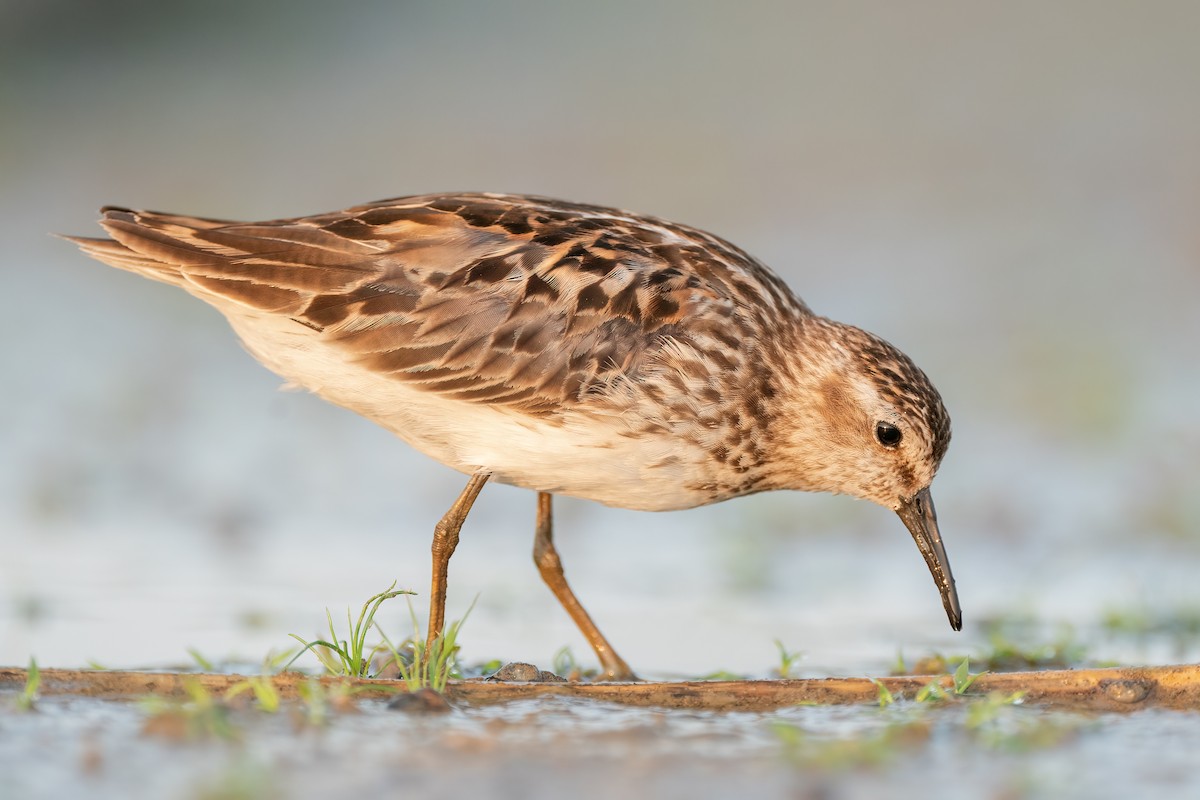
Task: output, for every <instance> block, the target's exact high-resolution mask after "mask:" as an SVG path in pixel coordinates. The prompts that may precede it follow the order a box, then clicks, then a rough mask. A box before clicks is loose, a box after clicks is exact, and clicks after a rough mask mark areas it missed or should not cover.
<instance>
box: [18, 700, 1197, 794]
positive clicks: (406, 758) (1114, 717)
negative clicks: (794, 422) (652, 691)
mask: <svg viewBox="0 0 1200 800" xmlns="http://www.w3.org/2000/svg"><path fill="white" fill-rule="evenodd" d="M16 694H17V690H16V689H15V688H7V689H5V690H4V691H3V692H0V703H2V704H3V711H2V712H0V740H2V741H3V742H4V747H2V748H0V790H3V791H2V793H0V794H2V796H3V797H6V798H8V797H12V798H26V797H31V798H32V797H36V798H42V797H45V798H51V797H65V796H86V797H97V798H140V797H147V798H150V797H154V798H243V797H290V796H304V797H320V796H330V795H334V796H346V795H347V794H350V795H352V796H380V795H382V796H393V795H398V794H400V793H403V794H404V795H405V796H409V795H410V794H416V795H418V796H422V797H431V798H437V797H512V798H518V797H521V798H526V797H528V798H558V797H564V796H565V797H576V798H591V797H597V798H599V797H644V796H655V797H681V798H682V797H699V798H722V797H742V796H747V794H748V793H749V794H752V795H753V796H755V797H772V798H773V797H779V798H784V797H786V798H796V797H801V798H805V797H813V798H819V797H851V798H856V797H863V798H871V797H879V796H884V795H886V796H898V795H900V794H904V795H909V794H911V795H912V796H922V797H931V798H943V797H944V798H960V797H963V796H971V797H989V798H991V797H995V798H1014V797H1037V798H1040V797H1046V798H1051V797H1053V798H1074V797H1079V798H1085V797H1086V798H1103V797H1114V798H1115V797H1129V796H1140V797H1147V796H1155V795H1163V796H1166V795H1171V794H1173V795H1176V796H1185V795H1187V794H1189V793H1190V792H1192V791H1195V790H1197V789H1198V788H1200V778H1198V777H1197V773H1196V771H1195V769H1194V746H1193V744H1192V743H1193V742H1194V741H1195V739H1194V737H1195V733H1196V731H1197V730H1198V729H1200V720H1198V719H1197V717H1196V715H1195V714H1194V713H1181V712H1179V711H1165V710H1155V709H1151V710H1144V711H1138V712H1135V713H1083V712H1068V711H1051V710H1046V709H1044V708H1039V707H1037V706H1034V705H1032V704H1028V703H1019V704H1010V703H1008V702H1005V701H1004V700H1003V699H1001V698H998V696H997V695H991V696H990V697H989V696H987V695H973V696H963V697H954V696H953V695H952V696H951V697H949V698H947V699H944V700H934V701H929V700H926V701H924V702H918V701H916V700H914V699H907V700H898V701H896V702H895V703H892V704H890V705H887V706H886V707H880V706H878V705H877V704H866V705H864V704H858V705H793V706H789V707H786V708H781V709H778V710H774V711H769V712H712V711H700V710H688V709H663V708H653V707H650V708H647V707H630V706H627V705H623V704H617V703H611V702H605V701H598V700H593V699H586V698H580V697H565V696H546V697H540V698H532V699H525V700H515V701H507V702H499V703H491V702H489V703H479V702H472V701H466V700H463V699H461V698H459V699H456V700H455V701H454V703H453V708H452V710H451V711H449V712H448V713H439V714H415V713H410V712H405V711H399V710H395V709H393V708H391V707H389V705H390V704H389V700H388V699H387V698H374V697H352V696H335V694H329V695H326V696H324V697H323V698H318V697H317V696H316V695H313V694H309V695H308V697H307V698H306V699H304V700H299V699H284V700H283V701H282V702H281V704H280V706H279V708H278V709H277V710H275V711H273V712H268V711H266V710H264V709H263V708H262V707H261V706H257V705H255V704H253V703H250V702H248V701H246V700H245V697H244V696H243V700H242V701H241V702H233V703H231V704H229V705H228V706H225V705H222V704H220V703H216V704H215V705H213V706H212V707H207V706H204V705H203V704H200V706H197V703H196V702H195V700H196V697H197V696H198V695H195V694H193V695H192V696H191V699H190V700H187V701H167V700H163V699H162V697H161V696H160V697H159V699H158V700H157V701H148V700H146V699H145V698H143V699H141V700H137V701H131V700H129V699H120V700H118V699H101V698H91V697H82V696H79V695H60V694H48V695H46V696H44V697H42V698H40V699H38V700H37V701H36V702H35V705H34V708H33V709H32V710H30V711H25V712H18V711H16V710H14V707H15V703H16V697H15V695H16ZM212 696H213V697H217V696H219V693H215V692H214V693H213V695H212Z"/></svg>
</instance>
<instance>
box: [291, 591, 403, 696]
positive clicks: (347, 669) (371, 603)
mask: <svg viewBox="0 0 1200 800" xmlns="http://www.w3.org/2000/svg"><path fill="white" fill-rule="evenodd" d="M402 594H413V592H411V591H408V590H407V589H399V590H397V589H396V582H395V581H392V585H391V586H389V587H388V588H387V589H386V590H385V591H382V592H380V593H379V594H376V595H373V596H372V597H370V598H369V599H368V600H367V602H365V603H363V606H362V610H361V611H360V612H359V615H358V621H357V622H354V621H352V620H351V618H350V609H348V608H347V609H346V625H347V627H348V628H349V632H350V638H349V639H342V640H340V641H339V639H338V635H337V630H336V628H335V627H334V625H333V615H331V614H330V613H329V609H328V608H327V609H325V619H326V621H327V622H328V623H329V639H314V640H313V641H311V642H310V641H308V640H307V639H304V638H301V637H300V636H297V635H296V634H294V633H292V634H288V635H289V636H291V637H292V638H293V639H295V640H296V641H298V642H300V644H302V645H303V648H302V649H301V650H300V652H298V653H296V655H295V656H294V657H293V658H292V660H291V661H289V662H288V663H287V665H286V666H285V667H284V669H285V670H286V669H287V668H288V667H290V666H291V665H292V664H293V663H294V662H295V661H296V659H297V658H299V657H300V656H302V655H304V654H305V653H306V652H308V651H310V650H311V651H312V652H313V655H315V656H316V657H317V660H318V661H320V662H321V665H322V666H323V667H325V669H326V671H328V672H329V674H331V675H341V676H344V677H350V678H365V677H369V675H368V673H369V672H370V670H371V665H372V663H373V660H374V658H375V656H377V655H378V654H379V653H381V652H384V651H386V650H388V649H392V651H393V652H395V649H394V648H391V647H390V643H389V644H387V645H385V644H377V645H375V646H374V647H372V648H370V649H368V648H367V633H368V632H369V631H370V630H371V628H372V626H375V627H378V626H376V625H375V613H376V612H377V611H378V610H379V606H380V605H382V604H383V602H384V601H385V600H390V599H392V598H393V597H399V596H400V595H402ZM410 610H411V607H410ZM414 619H415V617H414ZM385 641H386V637H385Z"/></svg>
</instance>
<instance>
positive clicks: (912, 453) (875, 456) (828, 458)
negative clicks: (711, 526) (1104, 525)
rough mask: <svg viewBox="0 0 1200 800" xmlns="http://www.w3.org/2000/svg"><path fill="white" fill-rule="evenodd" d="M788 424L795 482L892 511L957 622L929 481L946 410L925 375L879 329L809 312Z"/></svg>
mask: <svg viewBox="0 0 1200 800" xmlns="http://www.w3.org/2000/svg"><path fill="white" fill-rule="evenodd" d="M803 341H804V344H803V345H802V348H803V351H804V352H802V353H801V354H800V355H801V360H800V362H799V363H801V364H803V367H802V372H803V374H802V376H801V377H799V378H798V384H799V385H800V391H799V392H797V393H796V394H794V395H793V396H792V399H793V403H792V404H791V405H792V407H793V408H794V409H795V413H794V415H793V424H792V425H791V426H790V428H791V430H790V431H789V436H787V439H788V440H789V442H788V443H789V444H790V445H791V446H790V447H789V448H788V449H789V460H790V461H791V462H792V464H793V471H792V474H793V477H794V481H793V483H794V487H793V488H798V489H803V490H806V491H824V492H833V493H835V494H849V495H853V496H855V497H861V498H863V499H864V500H870V501H871V502H874V503H878V504H879V505H881V506H884V507H885V508H889V509H891V510H892V511H895V512H896V513H897V514H898V515H899V516H900V519H901V520H902V521H903V522H904V525H905V527H907V528H908V530H909V533H911V534H912V537H913V540H914V541H915V542H916V544H917V547H918V549H919V550H920V551H921V555H922V556H923V557H924V559H925V563H926V564H927V565H928V567H929V571H930V572H931V573H932V575H933V579H934V582H935V583H936V584H937V587H938V591H939V592H940V593H941V596H942V604H943V605H944V606H945V609H946V615H947V617H948V618H949V620H950V625H951V627H953V628H954V629H955V630H961V628H962V611H961V609H960V607H959V603H958V593H957V590H956V589H955V586H954V576H953V575H952V574H951V571H950V562H949V559H948V558H947V556H946V550H945V547H944V546H943V544H942V537H941V533H940V531H939V530H938V524H937V513H936V511H935V510H934V506H933V498H932V496H931V495H930V492H929V487H930V484H931V483H932V482H933V478H934V475H935V474H936V473H937V470H938V466H939V465H940V464H941V461H942V457H943V456H944V455H945V453H946V448H947V446H948V445H949V443H950V417H949V415H948V414H947V413H946V409H945V407H944V406H943V405H942V399H941V396H940V395H939V394H938V392H937V390H936V389H935V388H934V387H933V384H932V383H930V381H929V378H928V377H926V375H925V373H924V372H922V371H921V370H920V369H919V368H918V367H917V366H916V365H915V364H914V363H913V362H912V360H911V359H909V358H908V356H906V355H904V354H903V353H901V352H900V351H899V350H897V349H896V348H895V347H893V346H892V345H890V344H888V343H887V342H885V341H884V340H883V339H880V338H879V337H878V336H875V335H874V334H871V333H867V332H866V331H863V330H860V329H858V328H855V327H852V326H849V325H843V324H841V323H836V322H832V321H830V320H826V319H823V318H813V319H812V320H811V321H810V324H809V325H808V326H807V328H806V330H805V336H804V337H803Z"/></svg>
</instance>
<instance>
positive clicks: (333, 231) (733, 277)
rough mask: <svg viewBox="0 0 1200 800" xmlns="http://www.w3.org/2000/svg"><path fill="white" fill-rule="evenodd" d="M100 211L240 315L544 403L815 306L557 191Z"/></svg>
mask: <svg viewBox="0 0 1200 800" xmlns="http://www.w3.org/2000/svg"><path fill="white" fill-rule="evenodd" d="M101 224H102V225H103V226H104V228H105V229H106V230H107V231H108V232H109V234H110V235H111V236H112V237H113V240H114V241H111V242H110V241H107V240H94V239H75V240H74V241H76V242H77V243H79V245H80V246H81V247H82V248H83V249H84V250H85V251H87V252H88V253H89V254H91V255H93V256H95V257H96V258H99V259H100V260H102V261H105V262H107V263H110V264H113V265H114V266H118V267H121V268H124V269H130V270H133V271H136V272H141V273H143V274H147V275H149V276H150V277H155V278H157V279H158V280H167V281H168V282H172V283H177V284H179V285H183V286H184V287H185V288H190V289H191V290H193V291H194V293H196V294H198V295H199V296H201V297H204V298H205V299H208V300H209V301H210V302H213V303H214V304H216V305H218V307H220V308H222V310H223V311H225V313H227V314H232V313H236V312H235V311H234V310H233V309H236V308H238V307H244V308H247V309H252V310H254V311H256V312H267V313H270V314H279V315H285V316H287V317H290V318H291V319H293V320H294V321H295V322H296V323H298V324H300V325H303V326H304V327H305V328H307V329H309V330H310V331H311V335H312V336H314V337H316V339H317V340H318V341H319V342H321V343H322V345H323V346H325V347H327V348H329V349H331V350H333V351H335V352H336V353H337V354H338V355H339V357H340V358H341V359H343V360H344V361H345V362H347V363H348V364H350V365H355V366H356V367H357V368H361V369H366V370H372V371H375V372H378V373H382V374H385V375H388V376H390V377H391V378H393V379H395V380H399V381H406V382H408V383H410V384H412V385H413V386H415V387H418V388H421V389H422V390H425V391H429V392H437V393H441V394H443V395H445V396H448V397H453V398H456V399H459V400H466V401H473V402H487V403H490V404H503V405H507V406H510V407H512V408H514V409H517V410H520V411H523V412H525V413H530V414H540V415H549V414H554V413H557V411H558V410H560V409H561V408H563V407H564V406H569V405H570V404H572V403H574V402H585V401H587V402H592V401H594V400H595V398H597V397H601V396H603V395H604V394H605V392H606V391H607V390H610V389H612V388H613V387H614V386H615V385H617V383H619V382H620V378H621V376H624V377H631V376H632V375H634V374H635V373H637V372H638V371H639V370H641V369H649V368H661V366H662V362H663V361H665V360H670V359H671V358H672V357H674V356H676V355H678V354H679V353H694V352H698V351H707V350H708V349H709V348H711V347H713V346H717V347H725V348H728V347H729V346H730V345H729V342H730V341H731V340H732V341H733V342H734V343H735V346H736V347H741V346H742V344H741V343H740V339H741V334H740V333H739V332H740V331H745V330H749V329H750V328H749V327H748V326H747V324H746V323H747V320H746V319H745V315H746V314H747V313H751V312H752V311H753V309H756V308H762V309H765V310H766V311H767V312H769V311H770V310H771V309H777V308H778V307H779V306H781V305H787V306H789V307H790V310H791V311H792V312H794V313H800V314H806V313H809V312H808V311H807V309H806V308H805V307H804V306H803V304H802V303H800V301H799V300H797V299H796V298H795V297H794V296H792V295H791V294H790V292H788V291H787V289H786V287H784V286H783V284H782V282H780V281H779V279H778V278H776V277H775V276H774V275H773V274H772V273H771V272H770V271H769V270H767V269H766V268H765V267H763V266H762V265H761V264H759V263H758V262H757V261H755V260H754V259H752V258H751V257H749V256H747V255H746V254H745V253H743V252H742V251H740V250H738V249H737V248H735V247H734V246H733V245H730V244H728V243H727V242H724V241H723V240H720V239H717V238H716V237H713V236H711V235H709V234H706V233H703V232H701V231H697V230H695V229H691V228H687V227H684V226H679V225H674V224H671V223H667V222H664V221H662V220H657V219H654V218H650V217H640V216H636V215H633V214H629V213H628V212H624V211H617V210H613V209H605V208H599V207H596V206H588V205H581V204H572V203H564V202H561V201H555V200H548V199H545V198H536V197H521V196H511V195H484V194H461V195H426V196H418V197H409V198H399V199H395V200H387V201H381V202H379V203H373V204H369V205H365V206H358V207H355V208H351V209H348V210H346V211H343V212H338V213H333V214H322V215H318V216H313V217H305V218H297V219H283V220H275V221H268V222H257V223H237V222H228V221H222V220H205V219H200V218H193V217H184V216H179V215H172V214H161V213H156V212H141V211H130V210H127V209H121V208H108V209H105V212H104V219H103V220H102V222H101ZM748 310H749V311H748ZM712 363H714V364H719V363H720V360H717V361H714V362H712ZM726 363H728V358H727V359H726ZM688 369H689V370H692V371H694V370H695V369H696V366H695V365H694V364H693V365H689V366H688Z"/></svg>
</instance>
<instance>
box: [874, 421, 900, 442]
mask: <svg viewBox="0 0 1200 800" xmlns="http://www.w3.org/2000/svg"><path fill="white" fill-rule="evenodd" d="M875 438H876V439H878V440H879V443H880V444H881V445H883V446H884V447H896V446H897V445H899V444H900V440H901V439H903V438H904V434H903V433H901V432H900V429H899V428H897V427H896V426H895V425H892V424H891V423H888V422H880V423H878V424H876V426H875Z"/></svg>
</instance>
